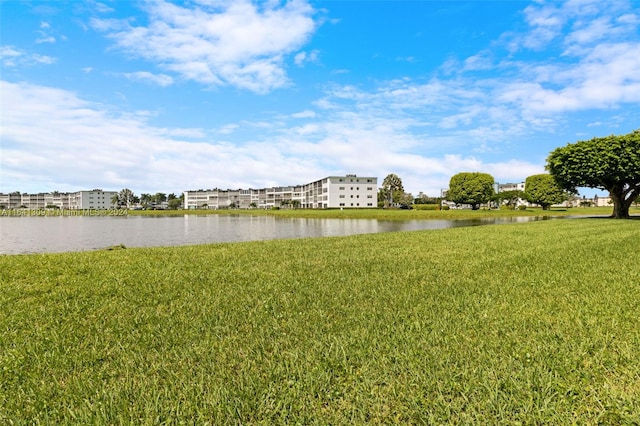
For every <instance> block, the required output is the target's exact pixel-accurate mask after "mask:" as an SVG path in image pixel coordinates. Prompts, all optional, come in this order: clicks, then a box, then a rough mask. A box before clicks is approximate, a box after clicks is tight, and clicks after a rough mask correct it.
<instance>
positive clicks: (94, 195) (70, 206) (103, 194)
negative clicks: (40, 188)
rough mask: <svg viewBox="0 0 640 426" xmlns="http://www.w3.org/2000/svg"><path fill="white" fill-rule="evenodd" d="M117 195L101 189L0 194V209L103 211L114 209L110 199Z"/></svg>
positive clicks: (114, 192)
mask: <svg viewBox="0 0 640 426" xmlns="http://www.w3.org/2000/svg"><path fill="white" fill-rule="evenodd" d="M117 194H118V193H117V192H116V191H103V190H101V189H92V190H90V191H76V192H57V191H54V192H41V193H38V194H27V193H24V194H21V193H19V192H12V193H10V194H0V208H5V209H19V208H27V209H44V208H59V209H66V210H88V209H94V210H105V209H111V208H114V207H115V206H114V205H113V204H112V203H111V199H112V198H113V196H114V195H117Z"/></svg>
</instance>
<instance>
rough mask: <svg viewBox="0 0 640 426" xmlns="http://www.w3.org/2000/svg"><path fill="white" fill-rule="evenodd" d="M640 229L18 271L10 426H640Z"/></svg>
mask: <svg viewBox="0 0 640 426" xmlns="http://www.w3.org/2000/svg"><path fill="white" fill-rule="evenodd" d="M639 249H640V222H638V221H637V220H630V221H614V220H607V219H575V220H554V221H542V222H533V223H523V224H513V225H497V226H484V227H473V228H453V229H445V230H437V231H419V232H406V233H389V234H374V235H358V236H352V237H339V238H321V239H301V240H282V241H267V242H251V243H237V244H214V245H204V246H192V247H172V248H149V249H126V250H114V251H96V252H83V253H65V254H45V255H18V256H6V255H5V256H0V423H2V424H6V423H9V424H11V423H12V422H15V423H17V424H19V423H26V424H40V423H42V424H60V423H76V424H162V423H171V424H173V423H180V422H183V423H195V424H206V423H209V424H216V425H217V424H240V423H242V424H256V423H257V424H285V423H286V424H289V423H302V424H308V423H318V424H364V423H384V424H395V423H421V424H442V423H457V424H469V423H473V424H599V423H600V424H638V422H639V421H640V268H639V267H638V265H640V250H639Z"/></svg>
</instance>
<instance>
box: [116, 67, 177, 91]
mask: <svg viewBox="0 0 640 426" xmlns="http://www.w3.org/2000/svg"><path fill="white" fill-rule="evenodd" d="M123 75H124V76H125V77H126V78H128V79H129V80H132V81H141V82H143V83H150V84H154V85H157V86H161V87H167V86H171V85H172V84H173V78H172V77H171V76H168V75H166V74H153V73H150V72H148V71H138V72H131V73H124V74H123Z"/></svg>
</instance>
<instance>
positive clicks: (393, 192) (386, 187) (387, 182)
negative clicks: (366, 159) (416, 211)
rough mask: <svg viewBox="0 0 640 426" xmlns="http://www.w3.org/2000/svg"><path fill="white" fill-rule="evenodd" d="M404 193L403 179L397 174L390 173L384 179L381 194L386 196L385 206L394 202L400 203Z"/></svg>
mask: <svg viewBox="0 0 640 426" xmlns="http://www.w3.org/2000/svg"><path fill="white" fill-rule="evenodd" d="M403 195H404V187H403V186H402V179H400V178H399V177H398V175H396V174H393V173H391V174H389V175H387V177H385V178H384V180H383V181H382V188H381V189H380V196H382V197H383V198H384V206H385V207H389V206H391V205H393V204H394V203H400V202H401V201H402V198H403Z"/></svg>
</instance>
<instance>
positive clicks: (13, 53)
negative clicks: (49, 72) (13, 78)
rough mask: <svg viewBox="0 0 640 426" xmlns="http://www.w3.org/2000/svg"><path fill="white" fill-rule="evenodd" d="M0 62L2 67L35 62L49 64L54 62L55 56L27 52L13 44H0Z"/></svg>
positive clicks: (29, 64) (30, 64)
mask: <svg viewBox="0 0 640 426" xmlns="http://www.w3.org/2000/svg"><path fill="white" fill-rule="evenodd" d="M0 62H1V63H2V66H3V67H7V68H11V67H18V66H32V65H37V64H43V65H50V64H53V63H54V62H56V58H54V57H51V56H47V55H40V54H38V53H29V52H25V51H24V50H21V49H17V48H15V47H13V46H0Z"/></svg>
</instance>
